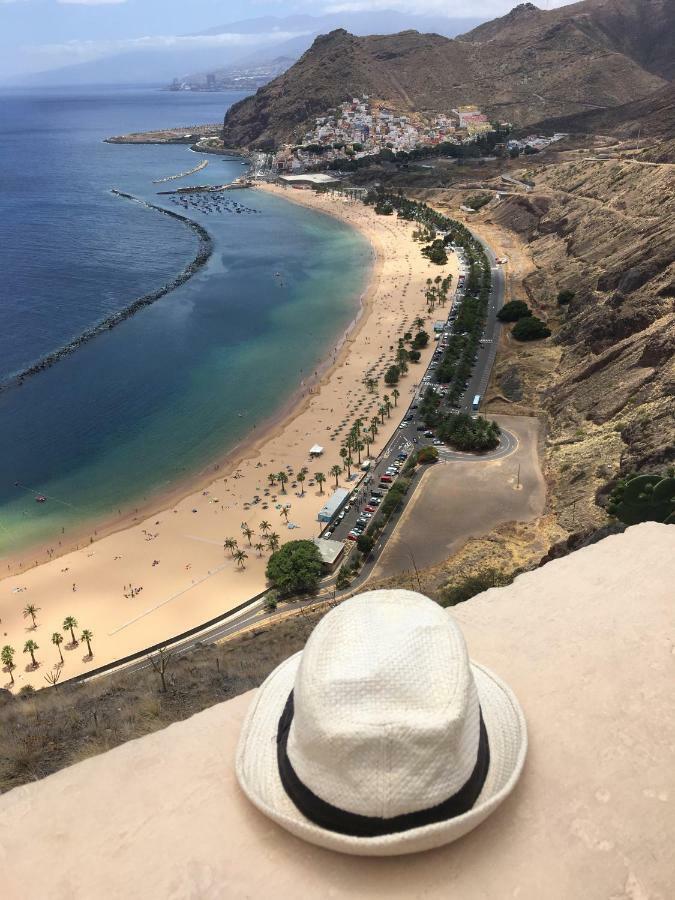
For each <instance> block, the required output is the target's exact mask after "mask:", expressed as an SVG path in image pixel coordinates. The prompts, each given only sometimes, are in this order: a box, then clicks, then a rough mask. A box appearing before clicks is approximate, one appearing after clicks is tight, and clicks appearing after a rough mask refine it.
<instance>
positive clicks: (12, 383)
mask: <svg viewBox="0 0 675 900" xmlns="http://www.w3.org/2000/svg"><path fill="white" fill-rule="evenodd" d="M110 193H111V194H114V195H115V196H116V197H122V198H123V199H125V200H132V201H133V202H134V203H140V204H141V205H142V206H145V207H147V208H148V209H152V210H155V211H156V212H159V213H163V214H164V215H166V216H170V217H171V218H172V219H178V220H179V221H180V222H182V223H183V224H184V225H185V226H186V227H188V228H189V229H190V230H191V231H194V232H195V234H196V235H197V236H198V238H199V246H198V248H197V253H196V254H195V256H194V257H193V258H192V260H191V261H190V262H189V263H187V265H186V266H184V268H183V269H182V271H181V272H179V273H178V275H176V276H175V277H174V278H172V279H171V281H167V282H166V283H165V284H163V285H162V286H161V287H159V288H157V289H156V290H154V291H150V292H149V293H147V294H143V296H142V297H137V298H136V299H135V300H132V302H131V303H129V304H127V306H125V307H123V308H122V309H120V310H118V311H117V312H115V313H112V314H111V315H109V316H106V318H105V319H101V321H100V322H97V323H96V324H95V325H91V326H89V327H88V328H85V330H84V331H82V332H81V333H80V334H79V335H78V336H77V337H74V338H73V339H72V340H70V341H69V342H68V343H67V344H64V345H63V347H59V348H58V350H52V351H51V352H50V353H47V354H45V356H43V357H42V358H41V359H38V360H36V362H34V363H31V365H30V366H28V367H27V368H25V369H22V370H21V371H20V372H16V373H14V374H13V375H8V376H7V377H6V378H5V379H4V380H3V381H0V393H2V392H4V391H8V390H10V389H11V388H15V387H21V385H22V384H23V383H24V381H25V380H26V379H27V378H30V377H31V376H32V375H37V373H38V372H43V371H44V370H45V369H50V368H51V367H52V366H53V365H55V364H56V363H57V362H59V360H61V359H63V358H64V356H70V355H71V354H72V353H75V351H76V350H79V348H80V347H82V346H83V345H84V344H88V343H89V341H91V340H93V339H94V338H95V337H98V335H99V334H103V333H104V332H105V331H110V330H111V329H112V328H115V327H116V326H117V325H121V324H122V322H126V320H127V319H130V318H131V317H132V316H134V315H136V313H137V312H138V311H139V310H141V309H143V308H144V307H146V306H150V305H151V304H153V303H155V302H156V301H157V300H160V299H161V298H162V297H165V296H166V295H167V294H170V293H171V291H174V290H175V289H176V288H178V287H180V286H181V285H182V284H185V282H186V281H189V280H190V279H191V278H192V276H193V275H196V273H197V272H198V271H199V270H200V269H201V268H203V267H204V266H205V265H206V263H207V262H208V261H209V259H210V258H211V255H212V253H213V240H212V238H211V235H210V234H209V233H208V231H207V230H206V229H205V228H204V227H203V226H202V225H200V224H199V222H195V221H194V219H190V218H188V217H187V216H184V215H181V213H177V212H174V211H173V210H170V209H164V208H163V207H161V206H156V205H155V204H154V203H148V201H147V200H141V199H140V198H139V197H134V195H133V194H127V193H125V192H124V191H118V190H117V189H116V188H111V189H110Z"/></svg>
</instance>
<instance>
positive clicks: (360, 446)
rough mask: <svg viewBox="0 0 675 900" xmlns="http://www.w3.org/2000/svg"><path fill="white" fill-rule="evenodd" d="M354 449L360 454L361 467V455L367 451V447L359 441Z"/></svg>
mask: <svg viewBox="0 0 675 900" xmlns="http://www.w3.org/2000/svg"><path fill="white" fill-rule="evenodd" d="M354 449H355V450H356V452H357V453H358V454H359V465H361V454H362V453H363V451H364V450H365V449H366V445H365V444H364V443H363V441H357V442H356V446H355V448H354Z"/></svg>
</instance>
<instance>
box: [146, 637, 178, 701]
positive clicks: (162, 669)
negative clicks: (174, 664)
mask: <svg viewBox="0 0 675 900" xmlns="http://www.w3.org/2000/svg"><path fill="white" fill-rule="evenodd" d="M148 659H149V660H150V665H151V666H152V668H153V670H154V671H155V672H156V673H157V674H158V675H159V678H160V681H161V683H162V693H163V694H166V670H167V668H168V666H169V663H170V662H171V660H172V659H173V653H171V651H170V650H167V649H166V647H160V648H159V650H158V651H157V653H156V654H155V655H154V656H149V657H148Z"/></svg>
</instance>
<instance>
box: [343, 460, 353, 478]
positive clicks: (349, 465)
mask: <svg viewBox="0 0 675 900" xmlns="http://www.w3.org/2000/svg"><path fill="white" fill-rule="evenodd" d="M345 465H346V466H347V478H351V477H352V466H353V465H354V460H353V459H352V457H351V456H350V455H348V456H347V458H346V459H345Z"/></svg>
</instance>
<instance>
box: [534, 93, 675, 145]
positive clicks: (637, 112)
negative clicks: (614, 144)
mask: <svg viewBox="0 0 675 900" xmlns="http://www.w3.org/2000/svg"><path fill="white" fill-rule="evenodd" d="M537 125H538V127H540V128H542V129H544V130H546V131H549V130H556V131H572V132H575V131H576V132H583V133H587V134H615V135H617V136H618V137H624V138H629V137H637V135H638V134H641V135H643V136H645V137H653V138H657V139H668V138H672V137H675V84H667V85H666V86H665V87H664V88H661V90H659V91H655V92H654V93H653V94H650V95H649V96H648V97H644V98H642V99H640V100H634V101H632V102H631V103H623V104H621V106H613V107H609V108H608V109H591V110H587V111H586V112H583V113H579V114H577V115H573V116H562V117H560V118H555V119H546V120H544V121H543V122H541V123H537Z"/></svg>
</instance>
